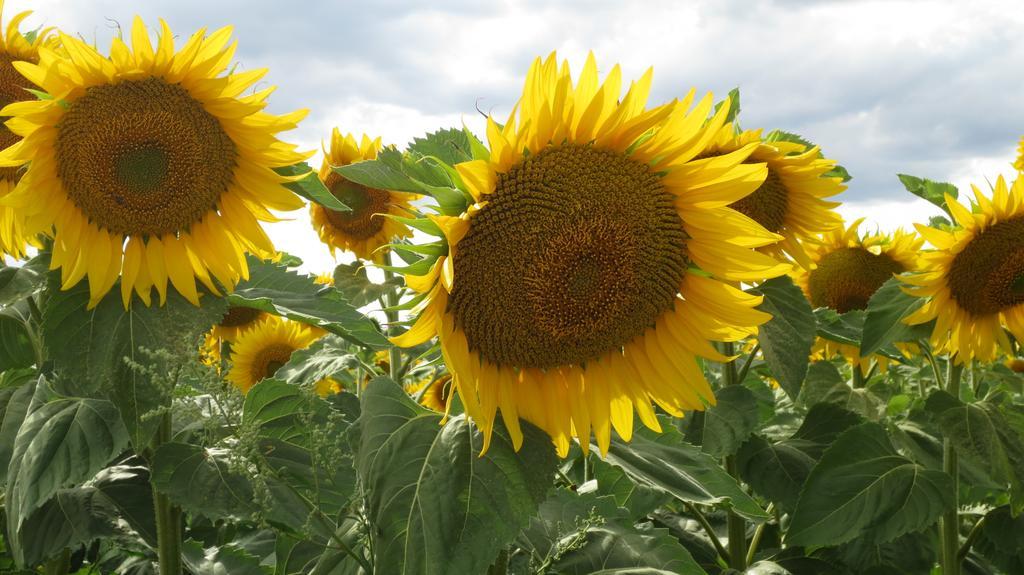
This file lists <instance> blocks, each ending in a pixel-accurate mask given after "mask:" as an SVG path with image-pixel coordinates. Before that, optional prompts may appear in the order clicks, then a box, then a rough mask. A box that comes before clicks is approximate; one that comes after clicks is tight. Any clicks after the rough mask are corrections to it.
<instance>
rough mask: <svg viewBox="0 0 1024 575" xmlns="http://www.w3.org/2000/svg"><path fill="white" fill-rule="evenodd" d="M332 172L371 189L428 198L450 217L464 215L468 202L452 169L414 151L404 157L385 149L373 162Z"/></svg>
mask: <svg viewBox="0 0 1024 575" xmlns="http://www.w3.org/2000/svg"><path fill="white" fill-rule="evenodd" d="M334 171H335V172H338V173H339V174H341V175H342V176H344V177H345V178H347V179H349V180H351V181H353V182H356V183H359V184H362V185H364V186H369V187H371V188H378V189H384V190H395V191H400V192H412V193H417V194H427V195H430V196H432V197H433V198H434V199H435V200H436V201H437V203H438V207H439V208H440V211H441V212H442V213H445V214H449V215H457V214H460V213H463V212H465V211H466V208H467V206H468V205H469V202H470V200H471V197H470V196H469V194H468V193H466V192H463V191H462V190H461V189H460V187H461V178H460V177H459V175H458V173H457V172H456V171H455V170H454V169H453V168H452V167H451V166H449V165H447V164H445V163H444V162H443V161H442V160H440V159H438V158H437V157H436V156H430V155H422V154H420V153H419V152H416V151H411V152H410V153H408V154H404V155H403V154H402V153H401V152H399V151H398V150H396V149H394V148H385V149H383V150H381V151H380V153H378V154H377V158H376V159H375V160H370V161H367V162H358V163H355V164H349V165H347V166H341V167H339V168H335V170H334Z"/></svg>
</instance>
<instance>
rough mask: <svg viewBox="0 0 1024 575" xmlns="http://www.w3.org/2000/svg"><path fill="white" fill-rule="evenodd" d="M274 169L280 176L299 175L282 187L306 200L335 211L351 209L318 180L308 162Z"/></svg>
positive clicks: (348, 210)
mask: <svg viewBox="0 0 1024 575" xmlns="http://www.w3.org/2000/svg"><path fill="white" fill-rule="evenodd" d="M274 171H275V172H277V173H278V175H281V176H301V175H303V174H305V177H304V178H302V179H301V180H296V181H294V182H288V183H286V184H284V187H286V188H288V189H289V190H291V191H293V192H295V193H296V194H298V195H300V196H302V197H303V198H306V199H307V200H309V201H311V202H313V203H316V204H320V205H321V206H323V207H325V208H328V209H331V210H334V211H336V212H351V211H352V209H351V208H349V207H348V206H346V205H345V204H344V203H343V202H342V201H341V200H339V199H338V198H336V197H334V194H332V193H331V191H330V190H328V189H327V186H325V185H324V183H323V182H321V181H320V177H319V176H317V174H316V172H314V171H313V169H312V168H310V167H309V164H307V163H305V162H301V163H298V164H293V165H291V166H283V167H280V168H274Z"/></svg>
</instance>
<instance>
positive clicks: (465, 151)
mask: <svg viewBox="0 0 1024 575" xmlns="http://www.w3.org/2000/svg"><path fill="white" fill-rule="evenodd" d="M471 136H472V135H471V134H469V133H468V131H466V130H457V129H455V128H448V129H446V130H438V131H437V132H434V133H432V134H427V135H426V136H424V137H422V138H414V139H413V141H412V143H411V144H409V146H408V150H409V151H410V152H415V153H417V154H419V155H421V156H434V157H435V158H438V159H439V160H441V161H442V162H445V163H447V164H449V165H452V166H454V165H455V164H458V163H461V162H468V161H470V160H472V159H473V149H472V143H471V141H470V137H471Z"/></svg>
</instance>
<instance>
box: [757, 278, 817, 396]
mask: <svg viewBox="0 0 1024 575" xmlns="http://www.w3.org/2000/svg"><path fill="white" fill-rule="evenodd" d="M750 291H751V293H756V294H760V295H763V296H764V301H763V302H762V303H761V305H759V306H758V307H757V309H759V310H761V311H763V312H766V313H770V314H772V319H771V320H769V321H768V323H766V324H764V325H762V326H761V327H760V328H759V329H758V333H757V341H758V343H760V344H761V353H763V354H764V359H765V361H766V362H767V363H768V366H769V367H770V368H771V370H772V375H774V376H775V379H777V380H778V381H779V385H781V386H782V389H783V390H785V392H786V393H787V394H788V395H789V396H790V397H791V398H794V399H795V398H796V397H797V396H798V395H799V394H800V385H801V384H802V383H803V381H804V376H806V375H807V363H808V358H809V357H810V355H811V345H813V344H814V328H815V321H814V313H813V311H812V310H811V304H810V303H809V302H808V301H807V298H806V297H804V293H803V291H801V290H800V288H799V287H797V286H796V285H794V284H793V280H791V279H790V278H789V277H788V276H782V277H777V278H773V279H770V280H768V281H766V282H764V283H762V284H761V285H759V286H757V287H756V288H754V289H752V290H750Z"/></svg>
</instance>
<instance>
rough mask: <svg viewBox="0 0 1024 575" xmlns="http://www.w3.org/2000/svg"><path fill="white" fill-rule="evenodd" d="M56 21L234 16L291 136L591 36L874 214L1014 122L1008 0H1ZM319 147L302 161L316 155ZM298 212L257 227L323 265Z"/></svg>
mask: <svg viewBox="0 0 1024 575" xmlns="http://www.w3.org/2000/svg"><path fill="white" fill-rule="evenodd" d="M27 8H31V9H33V10H35V14H34V15H33V17H32V18H31V19H30V20H29V21H28V22H29V26H31V27H34V26H36V25H47V26H59V27H61V28H62V29H64V30H65V31H68V32H73V33H77V34H80V35H81V36H83V37H84V38H86V39H89V40H93V39H95V40H96V41H97V43H98V45H99V46H101V47H102V49H103V51H104V52H106V50H107V49H108V48H109V45H110V38H111V36H112V35H113V34H115V33H116V26H117V24H118V23H119V24H120V25H122V26H125V27H127V26H130V23H131V19H132V17H133V16H134V15H135V14H136V13H138V14H140V15H141V16H143V18H145V19H146V21H147V23H148V24H150V26H151V29H153V28H154V27H155V25H156V19H157V17H163V18H165V19H166V20H167V21H168V23H169V24H170V26H171V28H172V30H174V32H175V34H177V35H178V36H179V41H178V45H179V46H180V45H181V43H182V42H183V41H184V38H187V37H188V36H189V35H190V34H191V33H192V32H193V31H194V30H196V29H197V28H199V27H202V26H206V27H208V28H209V29H214V28H217V27H220V26H223V25H225V24H233V25H234V26H235V37H236V38H237V39H238V41H239V48H238V53H237V58H236V60H237V61H238V62H239V65H240V66H241V67H242V68H246V69H248V68H257V67H268V68H270V73H269V74H268V76H267V77H266V81H267V83H268V84H274V85H277V86H278V89H277V92H276V93H275V94H274V95H273V96H272V97H271V100H270V102H271V104H270V108H271V109H272V111H277V112H284V111H288V110H291V109H295V108H308V109H309V110H310V115H309V117H308V118H307V120H306V121H305V122H304V123H303V124H302V126H301V127H300V129H298V130H296V131H295V132H294V133H292V134H290V135H289V136H290V139H291V140H292V141H295V142H299V143H301V144H303V145H304V146H306V147H307V148H309V149H313V148H318V147H319V142H320V139H321V138H323V137H326V136H327V135H328V134H329V133H330V129H331V127H332V126H339V127H340V128H341V129H342V130H343V131H354V132H362V131H366V132H369V133H371V134H375V135H380V136H382V137H383V138H384V141H385V142H386V143H394V144H398V145H399V146H401V145H403V144H404V143H405V142H407V141H409V140H410V139H411V138H412V137H413V136H416V135H419V134H422V133H423V132H425V131H427V130H433V129H436V128H440V127H450V126H460V125H461V124H462V122H463V121H465V122H466V123H467V124H468V125H469V126H470V127H471V128H473V129H475V130H479V128H480V126H482V122H481V121H480V116H479V114H478V113H477V112H476V108H480V109H482V110H485V111H493V112H494V113H495V114H497V115H498V116H500V117H503V116H505V115H506V114H507V113H508V110H509V109H510V107H511V105H512V104H513V103H514V102H515V99H516V97H517V95H518V93H519V91H520V89H521V85H522V78H523V76H524V74H525V72H526V70H527V68H528V66H529V64H530V62H531V60H532V59H533V58H535V57H536V56H538V55H546V54H548V53H549V52H550V51H551V50H553V49H557V50H558V52H559V55H560V56H561V57H565V58H568V59H569V61H570V63H571V65H572V66H573V69H574V71H576V70H578V69H579V68H580V67H581V66H582V63H583V60H584V58H585V56H586V53H587V51H588V50H593V51H594V53H595V55H596V57H597V61H598V64H599V67H600V68H601V69H602V70H603V71H607V70H608V69H609V68H610V67H611V66H612V64H613V63H616V62H618V63H620V64H621V65H622V66H623V72H624V77H625V78H634V77H636V76H638V75H640V74H641V73H642V72H643V70H644V69H645V68H646V67H647V66H654V86H653V89H652V94H651V95H652V97H651V100H652V102H653V103H660V102H662V101H665V100H668V99H670V98H673V97H677V96H681V95H683V94H685V93H686V91H687V90H688V89H689V88H690V87H697V89H698V91H707V90H711V91H714V92H715V94H716V96H723V95H725V93H726V92H727V91H728V90H729V89H730V88H732V87H736V86H738V87H739V88H740V90H741V93H742V110H743V111H742V114H741V120H742V124H743V126H744V127H745V128H758V127H762V128H765V129H772V128H779V129H783V130H787V131H791V132H797V133H800V134H802V135H804V136H805V137H807V138H809V139H811V140H812V141H814V142H816V143H818V144H819V145H821V147H822V148H823V150H824V151H825V153H826V154H827V155H828V156H829V157H831V158H835V159H837V160H838V161H839V162H840V163H842V164H843V165H844V166H846V168H847V169H848V170H849V171H850V173H851V174H852V175H853V176H854V179H853V180H852V181H851V182H850V184H849V190H848V191H847V192H846V193H844V194H843V195H842V196H841V197H840V199H841V200H843V201H844V202H846V203H847V205H846V206H845V207H844V209H843V211H844V213H845V214H846V215H847V216H849V217H854V216H860V215H867V216H868V217H869V221H871V222H873V223H875V224H877V225H879V226H881V227H883V228H888V229H891V228H893V227H895V226H897V225H909V223H911V222H912V221H914V220H918V221H920V220H922V219H926V218H927V216H928V215H931V214H932V213H933V212H932V211H931V210H930V209H929V207H928V206H927V204H925V203H924V202H921V201H914V200H913V198H911V197H910V196H909V195H908V194H907V193H906V192H904V191H903V190H902V186H901V185H900V183H899V182H898V181H897V179H896V177H895V174H896V173H897V172H906V173H910V174H915V175H920V176H924V177H929V178H931V179H935V180H946V181H952V182H953V183H955V184H957V185H958V186H960V187H961V189H962V190H963V189H966V186H967V185H968V183H970V182H977V183H980V184H982V185H984V183H985V181H986V179H989V180H993V181H994V179H995V177H996V176H997V175H998V174H999V173H1004V174H1010V173H1011V171H1010V167H1009V163H1010V162H1011V161H1012V160H1013V155H1014V150H1015V147H1016V143H1017V141H1018V139H1019V137H1020V136H1021V135H1022V134H1024V97H1022V94H1024V74H1022V73H1021V63H1022V62H1024V34H1021V32H1020V31H1021V29H1022V27H1024V12H1022V11H1021V10H1020V9H1019V3H1017V2H1011V1H1006V2H995V1H992V2H978V1H974V2H971V3H967V2H924V1H902V2H896V1H878V2H871V1H863V2H861V1H835V2H828V1H818V2H815V1H809V0H808V1H790V0H779V1H768V0H765V1H741V0H708V1H695V2H684V1H678V0H677V1H660V0H659V1H646V2H640V1H633V2H628V1H623V0H617V1H610V0H609V1H604V0H601V1H593V2H584V1H566V2H540V1H530V0H522V1H515V0H507V1H490V2H488V1H472V0H434V1H432V2H414V1H403V0H380V1H376V2H327V1H307V2H303V1H298V0H295V1H292V2H280V1H277V2H272V1H270V0H202V1H199V0H173V1H170V0H161V1H142V0H136V1H131V2H129V1H127V0H8V5H7V7H6V10H5V14H4V16H5V21H6V20H7V19H9V18H10V16H12V15H13V14H14V13H16V12H17V11H20V10H23V9H27ZM318 162H319V159H317V160H315V162H314V163H318ZM307 225H308V224H307V223H306V221H303V220H298V221H295V222H292V223H291V224H285V225H275V226H274V228H273V230H274V232H273V235H274V236H275V239H277V240H278V242H279V243H280V244H282V246H283V247H284V248H285V249H290V250H292V251H298V252H300V253H302V254H303V256H304V257H305V258H306V259H307V261H308V262H309V263H310V266H309V267H310V268H311V269H316V268H323V269H326V268H327V267H329V264H330V260H329V258H328V257H327V255H326V251H325V250H320V251H319V252H317V251H316V249H317V246H315V245H314V244H313V242H315V240H311V239H310V238H311V236H310V234H311V233H312V232H310V231H309V230H308V229H307Z"/></svg>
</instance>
